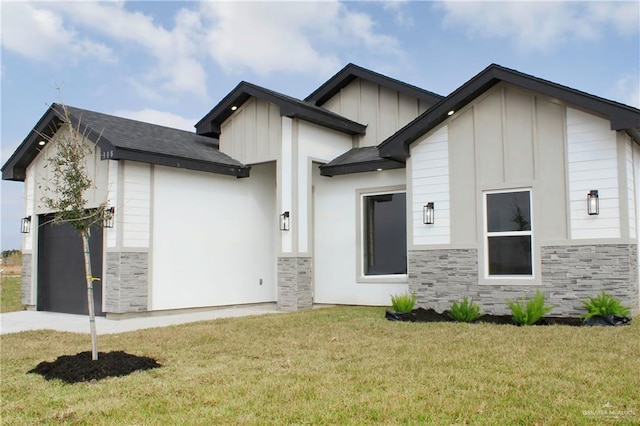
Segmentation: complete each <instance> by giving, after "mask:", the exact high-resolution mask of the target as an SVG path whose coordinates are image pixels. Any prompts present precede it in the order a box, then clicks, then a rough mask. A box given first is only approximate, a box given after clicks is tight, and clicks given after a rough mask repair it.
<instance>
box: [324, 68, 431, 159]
mask: <svg viewBox="0 0 640 426" xmlns="http://www.w3.org/2000/svg"><path fill="white" fill-rule="evenodd" d="M322 107H323V108H326V109H328V110H329V111H332V112H335V113H336V114H340V115H342V116H344V117H346V118H348V119H350V120H353V121H355V122H358V123H361V124H365V125H366V126H367V133H366V134H365V135H364V136H361V137H360V141H359V144H358V146H360V147H364V146H374V145H378V144H379V143H380V142H382V141H383V140H385V139H387V138H388V137H389V136H391V135H392V134H394V133H395V132H396V131H398V129H400V128H402V127H404V126H405V125H406V124H408V123H409V122H410V121H412V120H413V119H414V118H416V117H417V116H418V115H420V114H422V113H423V112H424V111H426V110H427V109H428V108H429V107H431V104H427V103H425V102H423V101H420V100H419V99H416V98H413V97H411V96H409V95H406V94H403V93H400V92H397V91H395V90H391V89H388V88H386V87H383V86H380V85H377V84H374V83H371V82H369V81H366V80H363V79H361V78H356V79H355V80H353V81H352V82H351V83H349V84H348V85H347V86H345V87H344V88H342V89H341V90H340V92H338V93H337V94H336V95H335V96H334V97H332V98H331V99H329V100H328V101H327V102H325V103H324V104H323V105H322Z"/></svg>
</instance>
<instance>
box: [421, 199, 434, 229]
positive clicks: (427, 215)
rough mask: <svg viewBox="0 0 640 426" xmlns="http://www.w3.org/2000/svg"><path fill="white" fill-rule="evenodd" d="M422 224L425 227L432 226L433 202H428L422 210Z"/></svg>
mask: <svg viewBox="0 0 640 426" xmlns="http://www.w3.org/2000/svg"><path fill="white" fill-rule="evenodd" d="M422 222H423V223H424V224H425V225H433V224H434V223H435V208H434V207H433V202H428V203H427V204H426V205H425V206H424V207H423V208H422Z"/></svg>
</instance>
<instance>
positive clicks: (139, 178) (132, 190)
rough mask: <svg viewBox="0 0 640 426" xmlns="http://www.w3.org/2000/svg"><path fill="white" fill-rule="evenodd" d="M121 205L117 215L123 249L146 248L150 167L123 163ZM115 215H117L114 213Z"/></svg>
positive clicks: (149, 213) (147, 245) (135, 163)
mask: <svg viewBox="0 0 640 426" xmlns="http://www.w3.org/2000/svg"><path fill="white" fill-rule="evenodd" d="M121 167H122V168H123V175H122V176H123V184H122V190H123V204H122V207H121V209H119V210H121V211H122V214H121V215H119V225H121V226H122V246H123V247H124V248H148V247H149V226H150V222H151V220H150V217H151V167H152V166H151V165H150V164H145V163H138V162H134V161H123V162H122V164H121ZM116 214H117V213H116Z"/></svg>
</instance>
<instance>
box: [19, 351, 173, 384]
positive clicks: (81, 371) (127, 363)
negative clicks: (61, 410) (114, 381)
mask: <svg viewBox="0 0 640 426" xmlns="http://www.w3.org/2000/svg"><path fill="white" fill-rule="evenodd" d="M159 367H161V365H160V364H158V363H157V362H156V360H155V359H153V358H149V357H146V356H137V355H131V354H128V353H125V352H122V351H114V352H98V359H97V360H96V361H93V360H92V359H91V352H89V351H87V352H80V353H77V354H75V355H63V356H60V357H58V358H57V359H56V360H55V361H53V362H47V361H43V362H41V363H40V364H38V365H37V366H36V368H34V369H33V370H29V371H28V372H27V373H35V374H40V375H41V376H43V377H44V378H45V379H47V380H53V379H59V380H62V381H63V382H66V383H80V382H91V383H93V382H95V381H97V380H100V379H104V378H106V377H119V376H126V375H129V374H131V373H133V372H134V371H141V370H150V369H152V368H159Z"/></svg>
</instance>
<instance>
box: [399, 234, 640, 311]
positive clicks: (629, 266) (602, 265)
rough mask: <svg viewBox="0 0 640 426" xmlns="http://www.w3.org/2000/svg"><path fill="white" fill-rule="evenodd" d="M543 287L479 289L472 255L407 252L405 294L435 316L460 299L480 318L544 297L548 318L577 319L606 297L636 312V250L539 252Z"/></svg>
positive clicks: (571, 247) (578, 248)
mask: <svg viewBox="0 0 640 426" xmlns="http://www.w3.org/2000/svg"><path fill="white" fill-rule="evenodd" d="M540 256H541V264H542V270H541V276H542V285H518V284H514V283H511V284H510V285H498V284H495V285H494V284H489V285H479V284H478V253H477V251H476V250H475V249H451V250H411V251H409V273H408V274H409V291H411V292H415V293H416V294H417V296H418V301H417V305H418V306H421V307H424V308H433V309H435V310H437V311H439V312H442V311H444V310H446V309H450V308H451V303H452V302H453V301H455V300H457V301H459V300H461V299H462V298H463V297H464V296H467V297H470V298H473V300H474V301H475V302H476V303H478V304H479V305H480V308H481V309H482V311H483V312H485V313H491V314H497V315H503V314H510V313H511V311H510V310H509V307H508V306H507V301H508V300H516V299H520V298H522V297H525V298H530V297H531V296H532V295H533V294H534V293H535V291H536V290H541V291H542V292H544V294H545V297H546V302H547V303H548V304H551V305H553V307H554V309H553V311H551V313H550V314H549V315H552V316H563V317H577V316H579V315H581V314H583V313H585V310H584V308H583V306H582V301H583V300H586V299H587V298H588V297H590V296H596V295H598V294H599V293H600V292H601V291H603V290H604V291H605V292H607V293H608V294H611V295H613V296H615V297H616V298H618V299H619V300H620V301H621V302H622V303H623V304H624V305H627V306H630V307H631V308H632V315H636V314H638V313H639V310H640V309H639V308H638V298H639V297H640V295H639V294H638V264H637V259H638V257H637V245H635V244H602V245H567V246H547V247H542V248H541V251H540Z"/></svg>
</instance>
